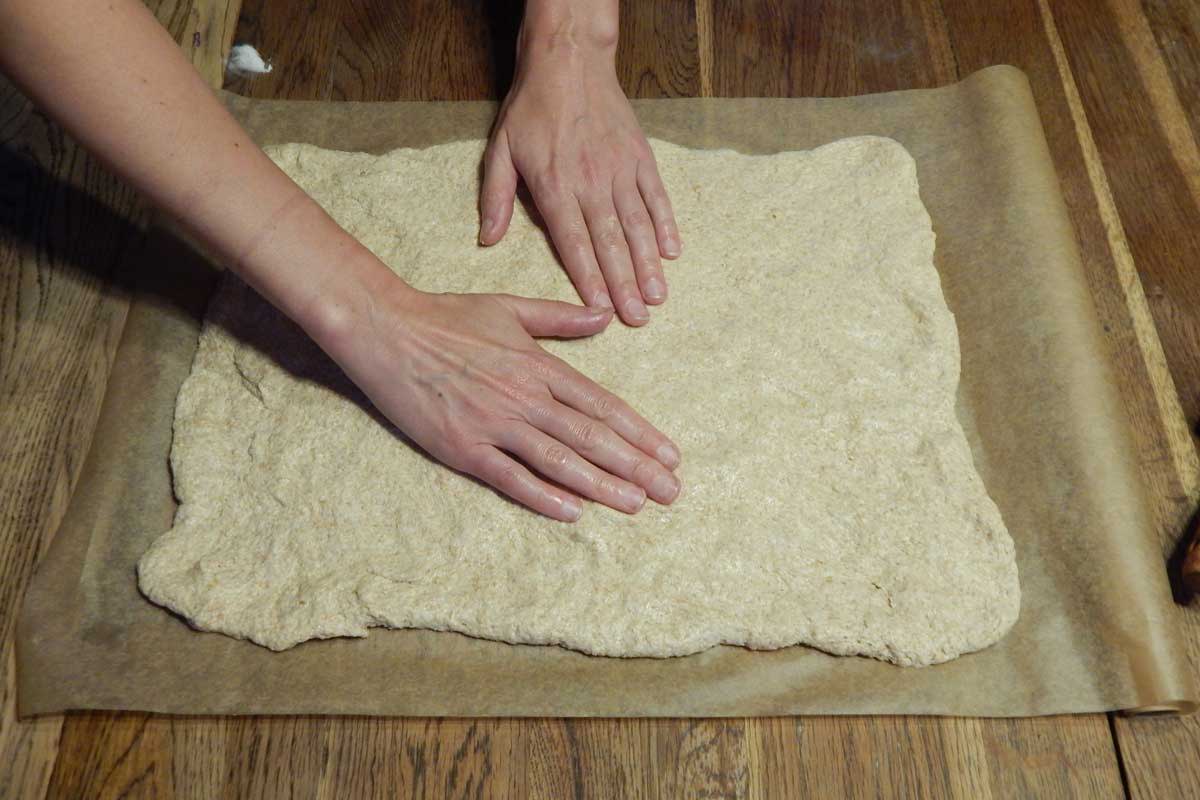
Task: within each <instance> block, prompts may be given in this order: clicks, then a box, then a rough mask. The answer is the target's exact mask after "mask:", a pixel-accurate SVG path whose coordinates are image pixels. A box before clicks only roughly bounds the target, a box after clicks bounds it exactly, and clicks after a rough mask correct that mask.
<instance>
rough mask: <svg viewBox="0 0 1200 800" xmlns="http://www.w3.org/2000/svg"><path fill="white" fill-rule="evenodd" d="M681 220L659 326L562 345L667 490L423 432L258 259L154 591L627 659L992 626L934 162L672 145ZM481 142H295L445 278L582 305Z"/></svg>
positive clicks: (300, 160) (852, 647) (302, 626)
mask: <svg viewBox="0 0 1200 800" xmlns="http://www.w3.org/2000/svg"><path fill="white" fill-rule="evenodd" d="M653 147H654V151H655V153H656V155H657V157H658V162H659V165H660V169H661V172H662V175H663V178H664V180H665V182H666V185H667V186H668V187H669V189H670V191H671V199H672V200H673V202H674V204H675V209H676V213H677V215H678V221H679V225H680V228H681V229H682V231H683V235H684V239H685V251H684V256H683V258H681V259H680V260H679V261H678V262H675V263H670V264H668V265H667V267H666V269H667V275H668V280H669V283H670V286H671V299H670V301H669V302H668V303H667V304H666V305H664V306H662V307H661V308H658V309H655V310H654V312H653V319H652V321H651V322H650V324H649V325H648V326H646V327H645V328H642V329H639V330H632V329H629V328H626V327H624V326H622V325H621V324H619V323H614V324H613V325H612V326H610V328H609V329H608V330H607V331H606V332H605V333H603V334H602V335H600V336H597V337H594V338H592V339H588V340H583V341H574V342H559V341H547V342H545V343H544V344H545V346H546V348H547V349H549V350H551V351H552V352H554V353H556V354H557V355H559V356H561V357H563V358H565V359H566V360H567V361H569V362H570V363H572V364H573V365H574V366H576V367H577V368H578V369H580V370H581V371H582V372H583V373H584V374H586V375H589V376H590V377H592V378H593V379H595V380H597V381H599V382H600V383H601V384H603V385H605V386H607V387H609V388H611V389H612V390H613V391H615V392H616V393H617V394H618V395H620V396H622V397H624V398H625V399H626V400H628V401H629V402H630V403H632V404H633V406H634V407H636V408H638V409H640V410H641V411H642V412H643V413H644V414H645V416H646V417H647V418H649V419H650V420H651V421H653V422H654V423H655V424H656V425H657V426H658V427H659V428H661V429H662V430H663V431H665V432H666V433H667V434H668V435H670V436H671V437H672V438H673V439H674V440H675V441H676V442H678V443H679V445H680V446H681V448H682V451H683V454H684V462H683V465H682V467H681V468H680V470H679V474H680V477H681V479H682V482H683V486H684V491H683V494H682V496H681V498H680V499H679V500H678V501H677V502H676V503H675V505H673V506H671V507H669V508H664V507H660V506H657V505H655V504H654V503H652V502H651V503H647V504H646V508H645V510H644V511H642V513H640V514H638V515H636V516H626V515H624V514H621V513H619V512H616V511H612V510H609V509H606V508H604V507H602V506H599V505H595V504H588V505H587V506H586V508H585V514H584V517H583V520H582V521H581V522H579V523H577V524H575V525H567V524H562V523H556V522H552V521H550V520H549V519H546V518H544V517H539V516H537V515H535V514H533V513H530V512H528V511H525V510H523V509H521V508H519V507H518V506H516V505H515V504H512V503H510V502H508V501H506V500H504V499H502V498H500V497H499V496H498V495H496V494H495V493H493V492H492V491H491V490H489V489H487V488H485V487H483V486H481V485H479V484H477V483H475V482H474V481H472V480H470V479H468V478H466V477H463V476H461V475H458V474H456V473H453V472H451V471H450V470H448V469H446V468H444V467H441V466H439V465H437V464H435V463H434V462H432V461H431V460H430V459H428V458H427V457H425V456H424V455H421V454H420V453H418V452H416V451H414V450H413V449H412V448H411V447H410V446H409V445H408V444H407V443H406V442H405V441H404V439H403V438H402V437H401V436H399V435H398V434H397V432H396V431H395V430H394V429H393V428H392V427H391V426H389V425H387V424H386V422H385V421H382V420H381V418H380V417H379V416H378V415H377V414H375V413H374V412H371V411H369V410H367V408H366V406H365V404H364V401H363V399H362V397H361V395H359V394H358V392H357V391H356V390H355V389H354V387H353V386H352V385H351V384H350V383H349V382H348V381H347V380H346V379H345V378H344V377H343V376H342V375H341V374H340V373H339V372H338V370H337V369H336V368H335V367H334V366H333V365H332V364H331V363H330V362H329V361H328V360H327V359H326V358H325V357H324V356H323V355H322V354H321V353H320V352H319V351H318V350H317V349H316V348H315V347H314V346H313V345H312V344H311V343H310V342H308V341H307V340H306V339H305V338H304V337H303V335H302V334H301V333H300V332H299V330H298V329H296V328H295V327H293V326H292V324H291V323H290V322H288V321H287V320H286V319H285V318H283V317H282V316H281V315H280V314H278V313H277V312H276V311H274V310H273V309H272V308H271V307H270V306H269V305H267V304H266V303H265V302H264V301H262V300H261V299H260V298H259V297H258V296H257V295H255V294H254V293H253V292H251V291H250V290H248V289H247V288H246V287H245V286H244V285H243V284H241V283H240V282H239V281H237V280H236V279H232V278H230V279H226V280H225V281H224V282H223V285H222V287H221V289H220V290H219V292H218V293H217V295H216V297H215V298H214V300H213V302H212V304H211V307H210V309H209V314H208V318H207V321H206V324H205V326H204V329H203V333H202V335H201V337H200V344H199V350H198V351H197V353H196V359H195V364H194V366H193V368H192V373H191V375H190V377H189V378H188V379H187V381H186V383H185V384H184V385H183V389H182V391H181V392H180V395H179V401H178V407H177V408H176V415H175V440H174V445H173V448H172V452H171V465H172V468H173V474H174V479H175V491H176V494H177V496H178V498H179V501H180V506H179V510H178V513H177V515H176V518H175V524H174V527H173V528H172V529H171V530H170V531H168V532H167V533H166V534H164V535H163V536H162V537H161V538H160V539H158V541H156V542H155V543H154V545H153V546H152V547H151V548H150V549H149V551H148V552H147V553H146V554H145V556H144V557H143V558H142V560H141V563H140V564H139V567H138V576H139V582H140V585H141V589H142V591H143V592H144V593H145V594H146V596H147V597H149V598H150V599H151V600H153V601H154V602H155V603H158V604H160V605H163V606H166V607H168V608H170V609H172V610H174V611H176V612H178V613H179V614H181V615H183V616H185V617H186V618H187V619H189V620H190V621H191V623H192V624H193V625H194V626H195V627H197V628H200V629H202V630H209V631H219V632H221V633H225V634H228V635H230V636H235V637H239V638H246V639H250V640H252V641H254V642H257V643H259V644H261V645H265V646H266V647H269V648H271V649H274V650H283V649H285V648H288V647H291V646H293V645H295V644H297V643H299V642H303V641H305V640H307V639H313V638H325V637H332V636H366V635H367V631H368V629H369V628H371V627H374V626H384V627H392V628H411V627H417V628H431V629H434V630H451V631H459V632H462V633H465V634H469V635H471V636H477V637H484V638H488V639H496V640H500V641H505V642H523V643H537V644H555V645H562V646H564V647H568V648H573V649H576V650H581V651H583V652H585V653H592V654H597V655H605V656H679V655H684V654H687V653H695V652H697V651H700V650H704V649H705V648H709V647H712V646H714V645H717V644H720V643H728V644H735V645H745V646H747V647H751V648H761V649H771V648H781V647H788V646H790V645H794V644H797V643H800V644H807V645H811V646H813V647H817V648H820V649H821V650H824V651H827V652H829V653H835V654H845V655H850V654H859V655H865V656H872V657H874V658H879V659H884V660H887V661H892V662H895V663H897V664H904V665H921V664H929V663H934V662H939V661H944V660H947V659H950V658H954V657H955V656H958V655H960V654H962V653H966V652H969V651H973V650H977V649H979V648H982V647H986V646H987V645H989V644H992V643H993V642H995V641H997V640H998V639H999V638H1000V637H1001V636H1003V635H1004V633H1005V632H1006V631H1007V630H1008V629H1009V628H1010V627H1011V626H1012V624H1013V622H1014V621H1015V619H1016V617H1017V612H1018V605H1019V588H1018V583H1017V569H1016V563H1015V560H1014V554H1013V543H1012V540H1011V538H1010V537H1009V535H1008V532H1007V530H1006V529H1005V527H1004V523H1003V522H1002V520H1001V518H1000V514H999V512H998V511H997V508H996V506H995V505H994V504H993V503H992V501H991V499H990V498H989V497H988V494H987V491H986V489H985V488H984V485H983V482H982V481H981V479H980V477H979V475H978V473H977V472H976V470H975V466H974V464H973V462H972V457H971V452H970V449H969V447H968V444H967V440H966V438H965V436H964V433H963V430H962V428H961V426H960V424H959V422H958V420H957V418H956V415H955V394H956V390H957V386H958V377H959V352H958V338H957V332H956V330H955V325H954V319H953V317H952V315H951V313H950V311H949V309H948V308H947V306H946V302H945V300H944V298H943V296H942V291H941V286H940V283H939V280H938V274H937V272H936V270H935V269H934V266H933V248H934V236H933V231H932V229H931V226H930V220H929V216H928V215H927V213H926V211H925V208H924V206H923V205H922V203H921V200H920V198H919V195H918V190H917V179H916V171H915V167H914V163H913V160H912V158H911V157H910V156H909V155H908V153H907V152H906V151H905V150H904V149H903V148H902V147H901V146H900V145H899V144H897V143H896V142H894V141H892V140H889V139H883V138H877V137H861V138H853V139H845V140H842V141H838V142H834V143H832V144H829V145H826V146H824V147H821V148H819V149H816V150H813V151H808V152H790V153H781V154H778V155H769V156H747V155H740V154H737V153H734V152H731V151H695V150H687V149H684V148H681V147H677V146H675V145H672V144H668V143H665V142H654V143H653ZM482 149H483V143H482V142H478V141H472V142H460V143H455V144H447V145H442V146H438V147H433V148H430V149H427V150H397V151H395V152H392V153H389V154H387V155H384V156H371V155H365V154H358V153H342V152H333V151H328V150H322V149H318V148H316V147H312V146H308V145H294V144H293V145H285V146H282V147H276V148H274V149H272V150H271V156H272V158H274V159H275V161H276V162H277V163H278V164H279V165H280V166H281V167H282V168H283V169H284V170H285V171H286V172H287V173H288V174H289V175H291V176H292V177H293V178H294V179H296V181H298V182H299V183H300V185H301V186H303V187H304V188H305V190H307V191H308V192H309V193H310V194H311V195H312V196H313V197H314V198H316V199H317V201H319V202H320V203H321V204H322V205H323V206H324V207H325V208H326V209H328V211H329V212H330V213H331V214H332V215H333V216H334V217H335V218H336V219H337V220H338V221H339V222H340V223H341V224H342V225H344V226H345V227H347V228H348V229H349V230H350V231H351V232H352V233H353V234H354V235H355V236H357V237H358V238H359V239H360V240H362V241H363V242H364V243H365V244H366V245H367V246H368V247H370V248H371V249H372V250H373V251H374V252H375V253H377V254H378V255H379V256H380V257H381V258H382V259H383V260H384V261H386V262H387V263H388V264H389V265H390V266H391V267H392V269H394V270H395V271H396V272H397V273H399V274H400V275H401V276H403V277H404V279H405V280H407V281H409V282H410V283H412V284H414V285H415V286H417V287H418V288H420V289H424V290H428V291H438V292H445V291H456V292H511V293H514V294H520V295H528V296H532V297H552V298H558V299H562V300H569V301H572V302H577V298H576V296H575V293H574V291H573V289H572V288H571V285H570V283H569V281H568V279H567V277H566V275H565V274H564V273H563V271H562V269H561V268H560V267H559V266H558V264H557V263H556V261H555V258H554V256H553V253H552V251H551V249H550V247H549V245H548V244H547V241H546V239H545V237H544V236H543V234H542V233H541V232H540V231H539V230H538V228H537V227H535V225H534V223H533V222H531V220H530V218H529V216H528V215H527V214H526V213H525V212H524V211H523V210H522V209H521V208H520V207H518V209H517V213H516V216H515V218H514V220H513V223H512V228H511V230H510V231H509V232H508V235H507V236H506V237H505V238H504V240H503V242H502V243H501V244H499V245H497V246H495V247H492V248H488V249H483V248H480V247H478V246H477V245H476V244H475V237H476V226H477V217H478V214H477V208H476V196H477V170H478V164H479V160H480V156H481V153H482Z"/></svg>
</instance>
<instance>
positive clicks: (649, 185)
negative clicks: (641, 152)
mask: <svg viewBox="0 0 1200 800" xmlns="http://www.w3.org/2000/svg"><path fill="white" fill-rule="evenodd" d="M637 185H638V189H639V190H640V191H641V193H642V201H643V202H644V203H645V204H646V210H647V211H649V212H650V218H651V219H653V220H654V234H655V237H656V238H657V239H658V250H659V252H660V253H662V255H663V258H679V254H680V253H681V252H683V241H682V240H681V239H680V238H679V226H678V225H676V224H675V212H674V211H672V210H671V199H670V198H669V197H667V189H666V187H665V186H663V182H662V178H660V177H659V176H658V167H657V166H656V165H655V163H654V161H653V160H642V161H639V162H638V169H637Z"/></svg>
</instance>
